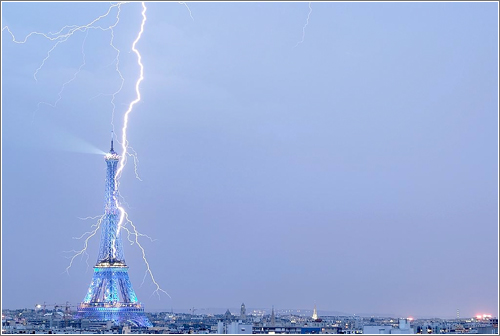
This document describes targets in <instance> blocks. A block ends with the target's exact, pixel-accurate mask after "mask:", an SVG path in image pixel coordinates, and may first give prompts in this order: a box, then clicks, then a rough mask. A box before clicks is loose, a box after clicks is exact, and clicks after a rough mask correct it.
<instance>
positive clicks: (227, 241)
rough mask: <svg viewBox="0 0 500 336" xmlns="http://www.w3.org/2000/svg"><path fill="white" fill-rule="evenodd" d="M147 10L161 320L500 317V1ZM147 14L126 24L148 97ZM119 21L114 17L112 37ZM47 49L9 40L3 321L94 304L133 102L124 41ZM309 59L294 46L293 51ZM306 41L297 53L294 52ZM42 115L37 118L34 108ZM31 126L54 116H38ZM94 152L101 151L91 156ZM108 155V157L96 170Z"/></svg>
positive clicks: (140, 136) (149, 246) (77, 37)
mask: <svg viewBox="0 0 500 336" xmlns="http://www.w3.org/2000/svg"><path fill="white" fill-rule="evenodd" d="M189 6H190V9H191V11H192V15H193V18H194V20H192V19H191V18H190V16H189V12H188V10H187V9H186V7H185V6H183V5H181V4H178V3H147V8H148V11H147V18H148V19H147V22H146V25H145V31H144V34H143V36H142V38H141V40H140V42H139V43H138V45H137V46H138V49H139V50H140V52H141V54H142V57H143V63H144V71H145V73H144V75H145V78H144V81H143V83H142V85H141V94H142V100H141V102H140V103H139V104H137V105H136V106H135V108H134V110H133V111H132V114H131V116H130V125H129V128H128V132H129V138H128V139H129V141H130V145H131V146H132V147H133V148H134V149H135V151H136V152H137V153H138V158H139V163H138V173H139V175H140V177H141V179H142V181H139V180H138V179H136V178H135V176H134V165H133V162H132V160H129V161H128V164H127V166H126V167H125V171H124V175H123V177H122V178H121V180H120V183H121V184H120V191H121V193H122V195H123V196H124V197H125V199H126V201H127V204H124V206H125V207H126V209H127V211H128V214H129V216H130V218H131V219H132V220H133V221H134V223H135V224H136V225H137V227H138V229H139V231H141V232H143V233H145V234H148V235H150V236H152V237H154V238H156V239H157V240H156V241H154V242H150V241H148V240H147V239H142V242H143V245H144V247H145V249H146V253H147V255H148V260H149V263H150V265H151V268H152V270H153V272H154V275H155V279H156V280H157V281H158V283H159V284H160V285H161V286H162V288H163V289H165V290H166V291H167V292H169V294H170V295H171V297H172V298H169V297H167V296H165V295H163V296H162V297H161V299H160V300H159V299H158V298H157V297H156V296H155V295H152V293H153V290H154V286H153V284H152V282H151V280H150V278H146V280H145V281H144V284H143V285H142V286H141V282H142V280H143V276H144V272H145V264H144V262H143V261H142V258H141V252H140V250H139V249H138V248H137V246H135V245H134V246H130V245H129V244H128V243H125V244H124V245H125V257H126V260H127V263H128V265H129V266H130V276H131V280H132V284H133V285H134V288H135V290H136V292H137V295H138V297H139V300H140V301H142V302H143V303H144V304H145V306H146V309H155V310H156V309H164V310H170V309H171V308H173V309H174V310H175V309H181V308H182V309H187V308H191V307H197V308H204V307H205V308H208V307H220V308H225V307H238V306H239V305H240V304H241V303H242V302H244V303H245V304H246V306H247V307H271V306H272V305H274V307H276V308H277V309H283V308H309V309H311V308H312V307H313V306H314V303H316V304H317V307H318V309H319V310H320V311H321V310H332V311H341V312H346V313H350V314H354V313H356V314H362V313H381V314H383V313H393V314H399V315H400V316H409V315H411V316H415V317H418V316H440V317H453V316H455V314H456V310H457V309H460V314H461V316H472V315H475V314H478V313H489V314H492V315H496V316H498V287H497V286H498V4H497V3H496V2H490V3H485V2H483V3H463V2H460V3H312V5H311V8H312V9H313V11H312V13H311V15H310V18H309V24H308V25H307V27H306V28H305V36H304V41H303V43H300V44H298V45H297V43H298V42H299V41H301V39H302V32H303V26H304V24H305V23H306V18H307V15H308V13H309V8H308V4H307V3H262V2H260V3H191V4H190V5H189ZM107 8H108V4H107V3H17V2H16V3H6V2H2V27H4V26H8V27H9V28H10V30H11V31H12V32H13V33H14V34H15V35H16V37H17V38H18V39H23V38H24V36H26V35H27V34H28V33H29V32H30V31H35V30H36V31H40V32H45V33H47V32H55V31H57V30H59V29H60V28H61V27H63V26H65V25H72V24H78V25H83V24H86V23H88V22H90V21H92V20H93V19H94V18H96V17H97V16H99V15H101V14H103V13H105V12H106V10H107ZM140 10H141V5H140V3H130V4H126V5H123V6H122V12H121V17H120V22H119V24H118V26H117V27H116V29H115V45H116V46H117V47H118V48H120V49H121V57H120V67H121V70H122V74H123V77H124V79H125V82H124V87H123V90H122V91H121V92H120V93H119V94H118V95H117V96H116V113H115V127H116V130H117V131H118V133H119V136H121V132H120V129H121V127H122V123H123V113H124V111H125V110H126V108H127V105H128V103H129V102H130V101H131V100H132V99H133V98H134V84H135V80H136V79H137V75H138V66H137V62H136V58H135V54H134V53H133V52H130V51H131V45H132V41H133V40H134V38H135V37H136V35H137V32H138V29H139V25H140V20H141V16H140ZM115 16H116V12H112V16H110V17H109V18H107V19H105V20H103V24H107V25H109V24H111V23H112V22H113V18H114V17H115ZM85 36H86V34H85V33H83V32H78V33H75V34H74V36H72V38H71V39H68V41H67V42H65V43H61V44H60V45H59V46H58V48H57V49H55V50H54V51H53V52H52V53H51V57H50V58H49V59H48V60H47V61H46V62H45V65H44V67H43V68H42V69H41V70H40V71H39V73H38V81H35V80H34V78H33V74H34V73H35V71H36V69H37V68H38V67H39V66H40V64H41V62H42V60H43V59H44V57H45V56H46V55H47V52H48V51H49V50H50V48H51V47H52V46H53V42H49V41H48V40H45V39H43V38H41V37H39V36H33V37H32V38H30V39H29V40H28V42H27V43H25V44H16V43H13V42H12V41H11V36H10V34H9V33H8V32H7V31H3V33H2V307H3V308H16V307H33V306H34V305H35V304H36V303H39V302H43V301H46V302H50V303H64V302H66V301H70V302H72V303H78V302H80V301H81V300H82V299H83V297H84V295H85V293H86V291H87V289H88V285H89V284H90V281H91V278H92V268H91V267H92V266H93V264H94V263H95V261H96V258H97V249H98V243H99V237H97V236H96V237H94V239H92V240H91V241H90V244H89V264H90V267H89V269H88V270H87V265H86V263H85V258H84V259H83V260H81V259H77V260H75V263H74V265H73V267H72V268H71V269H70V275H69V276H68V275H67V274H65V273H64V271H65V269H66V267H67V265H68V262H69V260H68V259H67V258H66V257H68V256H71V254H70V253H64V251H68V250H79V249H81V248H82V246H83V241H81V240H74V239H72V237H77V236H80V235H81V234H82V233H84V232H86V231H88V230H89V228H90V226H91V225H92V224H93V223H94V222H93V221H91V220H88V221H82V220H80V219H79V217H86V216H96V215H99V214H101V213H102V212H103V197H104V177H105V167H106V166H105V162H104V160H103V157H102V154H100V153H101V152H102V151H106V150H108V149H109V133H110V130H111V111H112V106H111V103H110V100H111V97H110V96H109V94H110V93H113V92H115V91H116V90H117V89H118V87H119V86H120V78H119V76H118V74H117V72H116V71H115V65H114V63H113V60H114V58H115V52H114V50H113V48H111V47H110V46H109V42H110V33H109V31H100V30H91V31H89V33H88V36H87V38H86V40H85V45H84V52H85V65H84V66H83V68H82V71H81V72H80V73H78V75H77V76H76V79H75V80H74V81H73V82H71V83H69V84H68V85H66V87H65V89H64V92H63V93H62V95H61V97H62V98H61V100H60V101H59V102H58V104H57V106H56V107H55V108H53V107H50V106H48V105H46V104H41V105H39V102H48V103H51V104H54V102H55V101H56V100H57V99H58V92H59V91H60V90H61V87H62V85H63V83H65V82H67V81H68V80H69V79H71V78H72V77H73V76H74V74H75V73H76V71H77V69H78V68H79V67H80V65H81V64H82V43H83V41H84V38H85ZM296 45H297V46H296ZM295 46H296V47H295ZM37 106H39V109H38V110H37ZM35 110H37V111H36V112H35ZM91 154H92V155H91ZM97 154H98V155H97Z"/></svg>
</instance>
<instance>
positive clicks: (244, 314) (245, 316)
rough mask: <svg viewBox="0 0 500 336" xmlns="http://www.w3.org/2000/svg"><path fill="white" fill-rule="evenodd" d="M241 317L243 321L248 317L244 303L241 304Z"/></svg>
mask: <svg viewBox="0 0 500 336" xmlns="http://www.w3.org/2000/svg"><path fill="white" fill-rule="evenodd" d="M240 319H241V320H242V321H246V319H247V309H246V308H245V304H244V303H242V304H241V310H240Z"/></svg>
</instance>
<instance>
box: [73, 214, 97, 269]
mask: <svg viewBox="0 0 500 336" xmlns="http://www.w3.org/2000/svg"><path fill="white" fill-rule="evenodd" d="M89 218H91V217H89ZM103 219H104V215H102V216H100V218H99V220H98V221H97V223H96V224H94V225H93V226H95V229H94V230H92V231H88V232H85V233H84V234H82V235H81V236H80V237H73V239H82V238H83V237H85V235H87V234H88V236H87V238H85V242H84V244H83V248H82V249H81V250H80V251H75V250H71V251H65V252H68V253H71V252H73V253H75V254H74V255H73V256H72V257H71V260H70V262H69V265H68V267H66V271H65V272H66V273H67V274H68V275H69V269H70V268H71V266H72V265H73V260H75V258H76V257H78V256H79V255H82V256H83V255H86V256H87V267H89V264H88V257H89V255H88V253H87V247H88V243H89V239H90V238H92V237H93V236H95V234H96V233H97V232H98V231H99V229H100V228H101V223H102V220H103Z"/></svg>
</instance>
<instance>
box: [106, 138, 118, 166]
mask: <svg viewBox="0 0 500 336" xmlns="http://www.w3.org/2000/svg"><path fill="white" fill-rule="evenodd" d="M104 160H106V161H110V160H113V161H119V160H120V155H118V153H116V152H115V150H114V149H113V138H111V149H110V150H109V153H106V155H104Z"/></svg>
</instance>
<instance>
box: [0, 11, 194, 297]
mask: <svg viewBox="0 0 500 336" xmlns="http://www.w3.org/2000/svg"><path fill="white" fill-rule="evenodd" d="M127 3H129V2H118V3H113V4H111V5H110V6H109V8H108V9H107V11H106V13H105V14H102V15H100V16H98V17H97V18H95V19H94V20H92V21H91V22H89V23H87V24H85V25H67V26H64V27H63V28H61V29H60V30H59V31H57V32H49V33H41V32H36V31H35V32H31V33H29V34H28V35H27V36H26V37H25V38H24V39H21V40H18V39H16V37H15V35H14V34H13V33H12V31H11V30H10V28H9V27H8V26H5V27H3V28H2V33H3V32H4V31H7V32H8V33H9V34H10V35H11V36H12V41H13V42H14V43H18V44H24V43H26V42H27V41H28V40H29V39H30V38H32V37H34V36H39V37H43V38H44V39H47V40H49V41H51V42H54V44H53V45H52V46H51V47H50V49H49V50H48V52H47V54H46V56H45V57H44V59H43V60H42V62H41V63H40V64H39V66H38V68H37V69H36V70H35V72H34V74H33V78H34V79H35V81H37V82H38V77H37V76H38V74H39V72H40V71H41V70H42V68H43V67H44V66H45V64H46V62H47V60H48V59H49V58H50V57H51V55H52V53H53V52H54V51H55V50H56V48H57V47H58V46H59V45H60V44H61V43H64V42H66V41H67V40H68V39H69V38H71V37H72V36H73V35H74V34H75V33H77V32H85V33H86V35H85V38H84V40H83V43H82V57H83V61H82V63H81V64H80V66H79V67H78V70H77V71H76V72H75V73H74V74H73V76H72V78H71V79H69V80H68V81H66V82H65V83H63V84H62V86H61V88H60V90H59V92H58V96H57V99H56V100H55V102H54V103H53V104H51V103H47V102H40V103H39V104H38V106H37V110H38V108H39V107H40V105H42V104H45V105H48V106H51V107H53V108H56V107H57V104H58V103H59V102H60V101H61V99H62V95H63V92H64V91H65V89H66V87H67V86H68V85H69V84H70V83H71V82H73V81H74V80H75V79H76V78H77V76H78V74H79V73H80V71H81V70H82V68H83V67H84V66H85V65H86V61H85V49H84V47H85V42H86V39H87V36H88V32H89V30H90V29H96V30H97V29H98V30H101V31H110V34H111V38H110V42H109V45H110V47H111V48H113V49H114V50H115V52H116V56H115V58H114V60H113V61H112V62H111V64H113V63H114V65H115V71H116V73H117V74H118V76H119V77H120V85H119V87H118V88H117V90H116V91H114V92H113V93H111V94H102V95H106V96H111V101H110V103H111V106H112V111H111V126H112V130H113V132H114V130H115V125H114V120H115V112H116V104H115V99H116V97H117V95H118V94H119V93H120V92H121V91H122V89H123V86H124V82H125V79H124V77H123V75H122V73H121V71H120V53H121V51H120V49H118V48H117V47H116V46H115V45H114V39H115V35H114V28H115V27H116V26H117V25H118V23H119V21H120V11H121V5H123V4H127ZM180 4H183V5H184V6H185V7H186V8H187V10H188V11H189V15H190V17H191V19H193V20H194V18H193V16H192V14H191V10H190V9H189V6H188V5H187V4H186V3H185V2H180ZM141 5H142V12H141V15H142V21H141V25H140V30H139V32H138V34H137V37H136V38H135V40H134V42H133V43H132V51H133V52H134V53H135V55H136V56H137V64H138V66H139V70H140V71H139V77H138V79H137V81H136V83H135V94H136V98H135V99H134V100H133V101H131V102H130V104H129V105H128V108H127V110H126V111H125V113H124V115H123V126H122V134H121V139H120V141H118V143H119V144H120V145H121V147H122V153H121V156H120V160H119V163H118V170H117V172H116V177H115V187H116V188H115V190H118V185H119V179H120V177H121V175H122V172H123V169H124V168H125V165H126V162H127V158H128V156H132V158H133V160H134V167H135V169H134V172H135V176H136V178H137V179H139V180H141V179H140V177H139V175H138V172H137V163H138V161H139V160H138V158H137V152H136V151H135V150H134V149H133V148H132V147H130V146H129V143H128V140H127V128H128V123H129V115H130V113H131V112H132V110H133V108H134V106H135V105H136V104H137V103H138V102H139V101H140V100H141V92H140V84H141V82H142V81H143V80H144V66H143V63H142V56H141V54H140V52H139V50H138V49H137V48H136V46H137V43H138V42H139V41H140V39H141V37H142V34H143V32H144V26H145V23H146V19H147V17H146V10H147V8H146V5H145V3H144V2H141ZM114 8H116V9H117V11H116V20H115V21H114V22H113V23H112V24H111V25H108V26H105V25H104V26H103V25H101V24H99V21H100V20H102V19H104V18H106V17H108V16H109V15H110V14H111V13H112V11H113V9H114ZM111 64H110V65H111ZM35 112H36V111H35ZM129 150H130V152H129ZM141 181H142V180H141ZM118 195H119V194H118ZM119 196H120V197H121V195H119ZM114 201H115V202H116V203H115V204H116V208H117V209H118V210H119V212H120V216H119V222H118V226H117V234H116V236H117V237H118V235H119V234H120V231H121V229H122V228H123V229H124V230H125V231H126V232H127V239H128V241H129V242H130V243H131V245H133V244H136V245H137V246H138V247H139V249H140V250H141V253H142V258H143V260H144V263H145V265H146V275H147V274H149V275H150V277H151V280H152V282H153V283H154V284H155V286H156V289H155V291H154V292H153V294H155V293H156V294H157V295H158V297H159V298H160V292H163V293H165V294H167V295H168V296H169V297H170V295H169V294H168V293H167V292H166V291H165V290H163V289H162V288H161V287H160V285H159V284H158V283H157V281H156V280H155V278H154V275H153V272H152V271H151V268H150V264H149V262H148V260H147V258H146V252H145V250H144V248H143V246H142V245H141V243H140V242H139V236H141V237H144V238H147V239H149V240H150V241H154V239H152V238H151V237H149V236H148V235H145V234H142V233H140V232H139V231H138V230H137V228H136V226H135V225H134V224H133V222H132V221H131V220H130V219H129V218H128V214H127V212H126V211H125V209H124V208H123V207H122V206H120V204H119V202H118V199H117V197H114ZM125 203H126V202H125ZM104 217H105V216H104V215H101V216H94V217H86V218H81V219H82V220H86V219H97V218H98V220H97V222H96V223H95V224H93V225H92V226H91V228H93V229H92V230H90V231H87V232H85V233H83V234H82V235H81V236H79V237H73V239H85V240H84V244H83V248H82V249H81V250H72V251H65V252H71V253H74V255H73V256H72V257H68V259H70V262H69V265H68V266H67V267H66V270H65V272H66V273H67V274H69V269H70V268H71V267H72V265H73V261H74V260H75V258H77V257H78V256H82V257H83V256H84V255H86V256H87V266H88V257H89V255H88V253H87V247H88V242H89V240H90V239H91V238H92V237H94V236H95V235H96V234H97V233H98V232H99V229H100V228H101V223H102V221H103V219H104ZM127 225H130V227H127ZM131 236H135V238H132V239H131ZM113 245H114V244H113Z"/></svg>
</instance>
